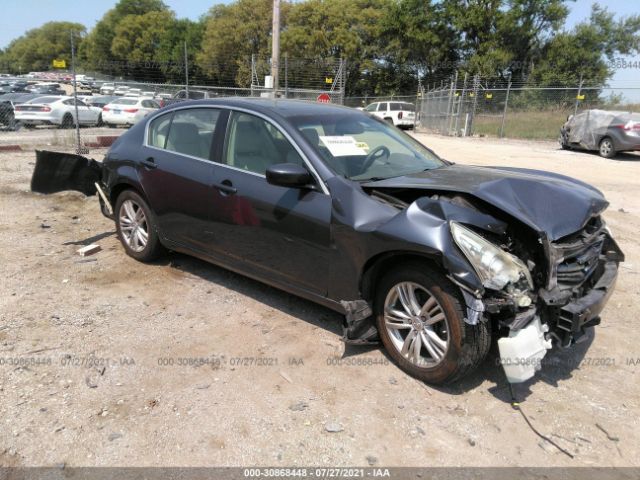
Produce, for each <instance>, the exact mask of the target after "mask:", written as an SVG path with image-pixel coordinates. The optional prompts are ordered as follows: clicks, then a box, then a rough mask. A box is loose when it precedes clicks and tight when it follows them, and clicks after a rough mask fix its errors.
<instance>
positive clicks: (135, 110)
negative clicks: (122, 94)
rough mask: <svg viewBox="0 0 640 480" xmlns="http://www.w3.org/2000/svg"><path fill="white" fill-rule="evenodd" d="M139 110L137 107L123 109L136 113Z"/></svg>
mask: <svg viewBox="0 0 640 480" xmlns="http://www.w3.org/2000/svg"><path fill="white" fill-rule="evenodd" d="M137 111H138V109H137V108H127V109H125V110H123V112H126V113H136V112H137Z"/></svg>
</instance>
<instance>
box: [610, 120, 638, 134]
mask: <svg viewBox="0 0 640 480" xmlns="http://www.w3.org/2000/svg"><path fill="white" fill-rule="evenodd" d="M616 126H617V127H618V128H621V129H622V130H625V131H627V132H630V131H632V130H640V122H634V121H633V120H629V121H628V122H627V123H625V124H624V125H616Z"/></svg>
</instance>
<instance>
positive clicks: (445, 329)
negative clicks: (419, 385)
mask: <svg viewBox="0 0 640 480" xmlns="http://www.w3.org/2000/svg"><path fill="white" fill-rule="evenodd" d="M399 288H400V289H402V290H403V291H404V292H405V293H406V292H408V291H410V290H411V289H414V290H413V295H414V298H415V299H416V300H417V303H418V305H419V306H422V307H424V306H426V305H427V304H429V305H430V306H427V310H425V314H424V315H422V318H421V319H420V318H419V317H418V316H414V317H413V318H412V319H411V320H407V319H400V315H397V312H398V311H400V313H401V314H403V313H405V312H406V310H404V309H403V308H402V307H401V305H402V303H403V302H402V299H401V298H400V295H399V294H398V292H399V290H398V289H399ZM405 298H410V297H407V296H406V295H405ZM394 299H396V300H395V302H394ZM409 303H411V302H409ZM385 305H386V306H387V307H392V308H393V310H394V312H396V315H397V316H392V315H385ZM399 305H400V307H399V308H395V307H398V306H399ZM464 305H465V304H464V300H463V299H462V296H461V293H460V291H459V289H458V287H456V286H455V285H454V284H453V283H451V281H450V280H448V279H447V278H446V277H445V276H444V275H442V274H441V273H439V272H437V271H436V270H435V269H433V268H429V267H428V266H425V265H424V264H420V265H412V264H406V265H403V266H400V267H398V268H396V269H394V270H392V271H390V272H389V273H387V274H386V275H385V276H384V277H383V278H382V279H381V281H380V282H379V283H378V288H377V292H376V298H375V302H374V314H375V316H376V326H377V328H378V332H379V334H380V338H381V340H382V343H383V345H384V346H385V348H386V349H387V352H388V353H389V355H390V356H391V358H392V359H393V360H394V361H395V362H396V363H397V364H398V366H399V367H400V368H401V369H402V370H404V371H405V372H407V373H408V374H409V375H411V376H413V377H415V378H417V379H419V380H422V381H424V382H426V383H430V384H435V385H442V384H446V383H452V382H455V381H456V380H459V379H460V378H462V377H464V376H465V375H468V374H469V373H470V372H472V371H473V370H474V369H476V368H477V367H478V365H480V363H482V361H483V360H484V358H485V356H486V355H487V352H488V351H489V348H490V347H491V331H490V327H489V325H488V322H479V323H478V324H477V325H469V324H467V323H466V322H465V321H464V316H465V314H464V311H465V310H464V308H465V306H464ZM414 311H415V310H414ZM394 318H395V319H396V320H399V321H396V322H393V321H390V322H387V320H388V319H394ZM438 318H440V320H437V319H438ZM434 320H435V322H434ZM425 322H427V325H426V326H425ZM389 323H391V324H392V325H399V324H404V325H406V326H405V327H402V328H393V327H388V325H389ZM429 323H431V324H430V325H429ZM416 325H417V326H416ZM429 328H430V329H431V331H430V332H427V330H428V329H429ZM412 334H413V337H412V339H413V340H412V339H410V338H409V336H410V335H412ZM434 334H435V335H437V337H438V338H439V339H440V342H436V341H434V340H433V335H434ZM416 338H419V341H420V343H419V345H418V348H417V349H418V352H419V354H418V358H416V357H415V355H413V354H412V353H411V352H412V351H413V352H415V350H414V349H413V347H415V346H416V345H415V342H416V340H415V339H416ZM423 339H424V340H423ZM427 340H429V341H427ZM443 342H444V343H445V344H446V346H444V347H443V346H442V345H441V344H442V343H443ZM427 344H429V346H427ZM438 344H439V345H440V346H437V345H438ZM407 345H409V346H411V348H410V349H409V352H407V353H404V354H403V353H402V347H406V346H407ZM434 351H435V352H436V354H437V355H433V354H432V353H431V352H434ZM438 356H439V357H440V358H438Z"/></svg>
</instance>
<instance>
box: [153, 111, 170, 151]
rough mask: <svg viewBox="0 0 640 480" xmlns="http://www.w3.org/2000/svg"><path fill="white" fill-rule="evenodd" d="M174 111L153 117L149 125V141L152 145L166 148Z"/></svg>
mask: <svg viewBox="0 0 640 480" xmlns="http://www.w3.org/2000/svg"><path fill="white" fill-rule="evenodd" d="M171 116H172V113H168V114H166V115H161V116H159V117H156V118H154V119H153V121H152V122H151V124H150V125H149V139H148V143H149V146H151V147H157V148H164V147H165V145H166V143H167V135H168V134H169V126H170V125H171Z"/></svg>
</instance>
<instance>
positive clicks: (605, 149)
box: [600, 138, 613, 157]
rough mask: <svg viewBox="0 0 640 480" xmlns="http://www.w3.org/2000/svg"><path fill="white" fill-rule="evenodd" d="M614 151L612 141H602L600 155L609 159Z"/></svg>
mask: <svg viewBox="0 0 640 480" xmlns="http://www.w3.org/2000/svg"><path fill="white" fill-rule="evenodd" d="M612 150H613V144H612V143H611V140H609V139H608V138H605V139H604V140H602V142H601V143H600V154H601V155H602V156H603V157H608V156H609V155H611V151H612Z"/></svg>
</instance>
